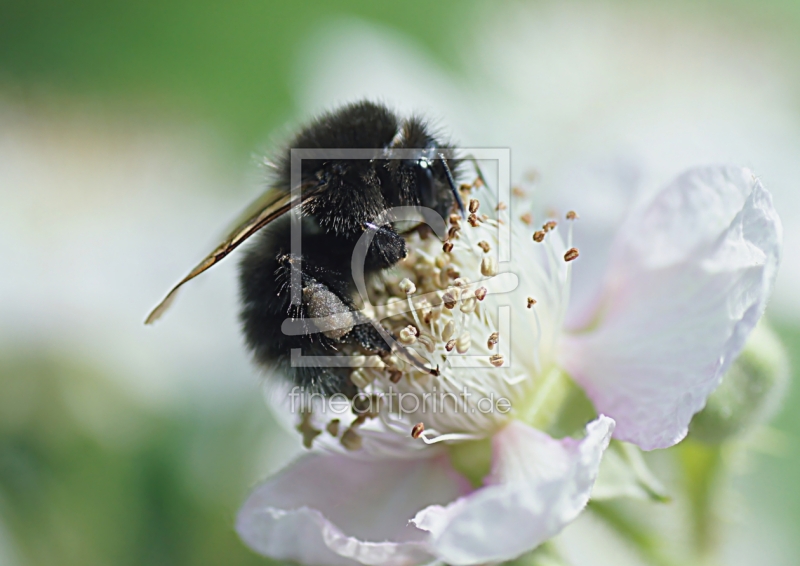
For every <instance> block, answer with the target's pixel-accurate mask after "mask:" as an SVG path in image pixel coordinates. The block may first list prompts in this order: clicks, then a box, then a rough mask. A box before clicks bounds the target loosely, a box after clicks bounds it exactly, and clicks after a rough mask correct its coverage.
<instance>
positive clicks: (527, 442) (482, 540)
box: [413, 416, 614, 565]
mask: <svg viewBox="0 0 800 566" xmlns="http://www.w3.org/2000/svg"><path fill="white" fill-rule="evenodd" d="M613 429H614V421H613V420H611V419H610V418H608V417H603V416H601V417H600V418H599V419H597V420H596V421H594V422H592V423H590V424H589V425H588V426H587V427H586V437H585V438H584V439H583V440H580V441H578V440H574V439H572V438H566V439H563V440H554V439H553V438H551V437H550V436H548V435H547V434H545V433H543V432H541V431H538V430H536V429H534V428H531V427H529V426H527V425H525V424H523V423H521V422H519V421H513V422H512V423H510V424H509V425H508V426H506V427H505V428H504V429H503V430H501V431H500V432H499V433H497V434H496V435H495V436H494V438H493V439H492V447H493V458H492V460H493V461H492V474H491V476H490V477H489V478H487V484H488V485H487V486H486V487H483V488H481V489H479V490H478V491H476V492H475V493H473V494H471V495H468V496H466V497H463V498H461V499H459V500H457V501H455V502H453V503H451V504H450V505H448V506H447V507H440V506H433V507H430V508H428V509H425V510H424V511H422V512H420V513H419V514H418V515H417V516H416V517H414V521H413V522H414V524H416V525H417V526H418V527H419V528H421V529H424V530H427V531H429V532H430V533H431V546H432V547H433V548H434V550H435V551H436V554H437V555H438V557H439V558H440V559H441V560H443V561H444V562H446V563H448V564H454V565H463V564H483V563H485V562H494V561H503V560H510V559H513V558H515V557H517V556H520V555H521V554H523V553H525V552H527V551H529V550H531V549H533V548H535V547H537V546H538V545H540V544H541V543H542V542H544V541H545V540H547V539H548V538H550V537H552V536H554V535H555V534H556V533H558V532H559V531H560V530H561V529H562V528H563V527H564V526H565V525H566V524H567V523H569V522H570V521H572V520H573V519H575V517H577V516H578V513H580V511H581V510H582V509H583V508H584V506H585V505H586V502H587V501H588V500H589V494H590V492H591V490H592V485H593V484H594V480H595V478H596V477H597V471H598V468H599V466H600V459H601V457H602V455H603V451H604V450H605V449H606V446H608V442H609V440H610V438H611V432H612V431H613Z"/></svg>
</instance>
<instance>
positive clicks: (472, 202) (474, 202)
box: [469, 198, 481, 214]
mask: <svg viewBox="0 0 800 566" xmlns="http://www.w3.org/2000/svg"><path fill="white" fill-rule="evenodd" d="M480 205H481V202H480V201H479V200H478V199H476V198H471V199H469V211H470V212H472V213H473V214H474V213H476V212H478V207H480Z"/></svg>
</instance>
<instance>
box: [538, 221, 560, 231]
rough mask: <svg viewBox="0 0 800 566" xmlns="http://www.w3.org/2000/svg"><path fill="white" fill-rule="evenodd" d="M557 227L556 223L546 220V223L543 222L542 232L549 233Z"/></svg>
mask: <svg viewBox="0 0 800 566" xmlns="http://www.w3.org/2000/svg"><path fill="white" fill-rule="evenodd" d="M557 225H558V223H557V222H556V221H555V220H548V221H547V222H545V223H544V224H543V225H542V230H544V231H545V232H549V231H550V230H552V229H553V228H555V227H556V226H557Z"/></svg>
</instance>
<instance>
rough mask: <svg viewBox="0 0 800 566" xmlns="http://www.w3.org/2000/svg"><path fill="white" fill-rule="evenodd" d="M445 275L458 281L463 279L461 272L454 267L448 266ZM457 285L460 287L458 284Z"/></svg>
mask: <svg viewBox="0 0 800 566" xmlns="http://www.w3.org/2000/svg"><path fill="white" fill-rule="evenodd" d="M445 273H447V276H448V277H449V278H450V279H458V278H459V277H461V272H460V271H459V270H458V269H456V268H455V267H454V266H452V265H448V266H447V269H445ZM453 283H455V281H454V282H453ZM455 284H456V285H458V283H455Z"/></svg>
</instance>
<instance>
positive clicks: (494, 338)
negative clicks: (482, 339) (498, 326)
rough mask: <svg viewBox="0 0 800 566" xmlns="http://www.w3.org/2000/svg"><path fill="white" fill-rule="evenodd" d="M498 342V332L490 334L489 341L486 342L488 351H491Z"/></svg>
mask: <svg viewBox="0 0 800 566" xmlns="http://www.w3.org/2000/svg"><path fill="white" fill-rule="evenodd" d="M499 341H500V333H499V332H492V333H491V334H490V335H489V340H488V341H487V342H486V345H487V346H488V347H489V349H490V350H493V349H494V347H495V345H497V343H498V342H499Z"/></svg>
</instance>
